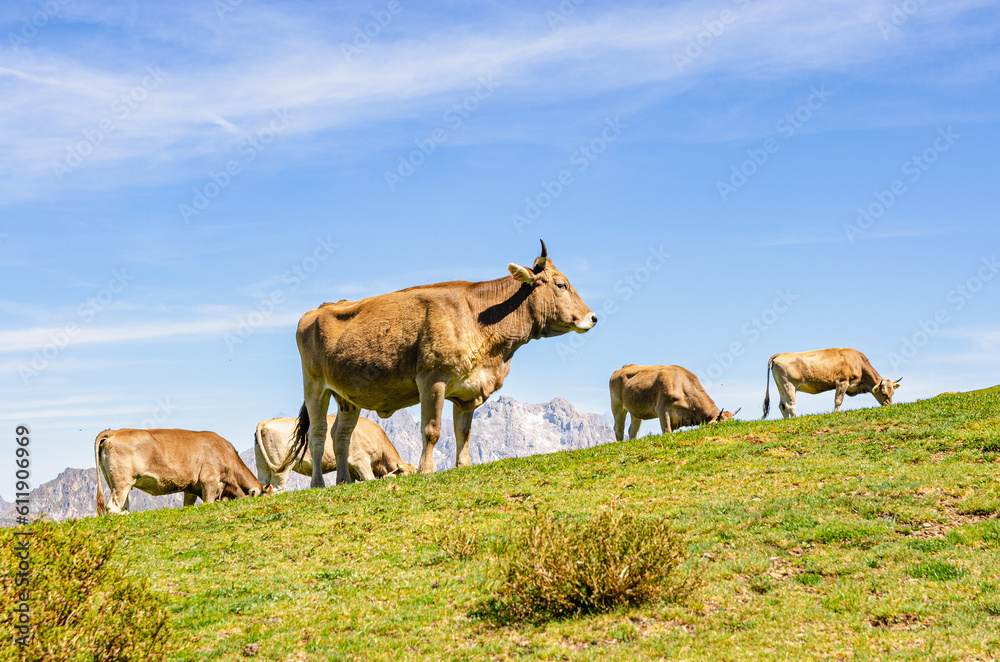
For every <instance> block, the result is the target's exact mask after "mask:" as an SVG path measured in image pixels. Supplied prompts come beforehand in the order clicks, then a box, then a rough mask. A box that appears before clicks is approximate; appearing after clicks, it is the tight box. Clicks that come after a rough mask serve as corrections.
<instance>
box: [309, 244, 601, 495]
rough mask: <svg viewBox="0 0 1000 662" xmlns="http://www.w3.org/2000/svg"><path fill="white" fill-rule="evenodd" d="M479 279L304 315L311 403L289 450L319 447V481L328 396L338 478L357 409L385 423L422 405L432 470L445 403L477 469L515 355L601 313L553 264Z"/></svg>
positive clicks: (344, 476) (459, 450) (459, 446)
mask: <svg viewBox="0 0 1000 662" xmlns="http://www.w3.org/2000/svg"><path fill="white" fill-rule="evenodd" d="M507 268H508V270H509V271H510V274H511V275H510V276H508V277H505V278H500V279H497V280H491V281H486V282H482V283H469V282H466V281H453V282H448V283H438V284H436V285H423V286H420V287H411V288H409V289H406V290H400V291H399V292H393V293H391V294H383V295H381V296H375V297H371V298H368V299H362V300H361V301H340V302H338V303H326V304H323V305H322V306H320V307H319V308H318V309H316V310H310V311H309V312H307V313H306V314H305V315H303V316H302V319H301V320H300V321H299V328H298V332H297V334H296V340H297V342H298V346H299V354H300V356H301V358H302V381H303V386H304V390H305V404H303V405H302V410H301V411H300V412H299V425H298V426H297V428H296V440H295V444H294V445H293V447H292V449H291V454H292V455H291V456H292V457H298V455H299V454H301V453H302V452H303V451H304V450H305V447H306V443H307V441H306V439H307V432H308V447H309V452H310V453H311V454H312V459H313V461H312V466H313V474H312V487H323V473H322V470H321V467H322V458H323V447H324V441H325V438H326V425H327V423H326V416H327V408H328V406H329V403H330V398H331V396H332V397H333V398H334V399H335V400H336V402H337V420H336V423H335V424H334V430H333V433H332V437H333V448H334V455H335V456H336V463H337V482H338V483H343V482H348V481H350V479H351V478H350V473H349V471H348V466H349V464H348V449H349V447H350V442H351V433H352V432H353V431H354V427H355V426H356V425H357V422H358V414H359V413H360V410H361V409H371V410H374V411H376V412H378V415H379V416H382V417H383V418H386V417H388V416H390V415H392V412H394V411H396V410H397V409H402V408H404V407H409V406H411V405H415V404H417V403H420V419H421V432H422V434H423V441H424V450H423V453H422V454H421V456H420V471H422V472H424V473H429V472H432V471H434V459H433V452H434V444H436V443H437V440H438V437H439V436H440V434H441V409H442V407H443V405H444V401H445V400H450V401H451V402H452V404H453V406H454V421H455V451H456V458H455V465H456V466H459V467H466V466H470V465H471V464H472V462H471V460H470V457H469V449H468V446H467V443H468V440H469V430H470V428H471V427H472V414H473V412H474V411H475V409H476V407H478V406H480V405H481V404H483V402H485V401H486V399H487V398H488V397H489V396H490V394H491V393H493V392H494V391H496V390H498V389H499V388H500V387H501V386H502V385H503V380H504V377H506V376H507V372H508V371H509V370H510V360H511V357H513V356H514V352H515V351H517V349H518V348H519V347H520V346H521V345H524V344H525V343H527V342H528V341H529V340H533V339H535V338H549V337H552V336H558V335H562V334H564V333H568V332H570V331H575V332H577V333H584V332H585V331H588V330H589V329H591V328H592V327H593V326H594V324H596V323H597V316H596V315H595V314H594V313H593V311H591V310H590V308H588V307H587V304H585V303H584V302H583V300H581V299H580V296H579V295H578V294H577V293H576V290H574V289H573V286H572V285H570V283H569V280H568V279H567V278H566V276H564V275H563V274H562V273H561V272H560V271H559V270H558V269H556V268H555V266H553V264H552V262H551V261H550V260H549V259H548V255H547V252H546V250H545V243H544V242H542V252H541V255H540V256H539V257H538V258H537V259H536V260H535V264H534V266H533V267H532V268H531V269H528V268H526V267H522V266H520V265H517V264H510V265H508V267H507Z"/></svg>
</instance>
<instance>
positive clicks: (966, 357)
mask: <svg viewBox="0 0 1000 662" xmlns="http://www.w3.org/2000/svg"><path fill="white" fill-rule="evenodd" d="M166 4H168V3H156V2H127V3H124V2H123V3H101V2H89V1H87V0H69V1H67V2H63V1H62V0H49V2H41V1H39V2H9V3H4V5H3V6H2V8H0V37H2V42H0V110H2V113H0V118H2V119H0V132H2V140H0V145H2V147H0V282H2V283H3V290H2V292H0V320H2V322H0V393H2V399H0V420H2V421H3V424H4V425H5V426H6V427H7V429H8V430H9V431H10V432H9V434H8V439H12V436H13V428H14V426H15V425H17V424H23V423H26V424H28V425H30V426H31V429H32V444H33V446H32V448H33V449H34V455H33V465H32V471H33V477H32V482H33V483H34V484H36V485H37V484H39V483H41V482H44V481H45V480H49V479H51V478H53V477H54V476H55V475H56V474H57V473H58V472H59V471H60V470H61V469H63V468H65V467H66V466H76V467H87V466H93V461H94V460H93V439H94V437H95V435H96V434H97V433H98V432H99V431H100V430H102V429H104V428H109V427H110V428H119V427H140V426H144V425H145V426H154V425H155V426H160V427H182V428H192V429H211V430H215V431H217V432H219V433H220V434H222V435H223V436H225V437H226V438H228V439H229V440H230V441H232V442H233V443H234V445H235V446H236V447H237V448H238V449H241V450H242V449H244V448H248V447H249V446H250V445H251V442H252V434H253V429H254V426H255V424H256V423H257V421H259V420H261V419H265V418H270V417H273V416H279V415H294V414H295V413H296V412H297V410H298V408H299V406H300V404H301V400H302V392H301V377H300V370H299V361H298V354H297V351H296V348H295V341H294V328H295V322H296V321H297V319H298V317H299V316H300V315H301V314H302V313H303V312H305V311H306V310H308V309H310V308H314V307H316V305H318V304H319V303H321V302H323V301H330V300H333V301H336V300H339V299H343V298H349V299H357V298H362V297H365V296H371V295H376V294H379V293H384V292H388V291H392V290H396V289H400V288H403V287H408V286H412V285H418V284H423V283H432V282H437V281H442V280H454V279H460V280H486V279H491V278H498V277H501V276H504V275H505V274H506V273H507V272H506V265H507V263H508V262H512V261H513V262H518V263H521V264H530V263H531V261H532V260H533V258H534V257H535V256H536V255H537V253H538V239H539V238H542V239H544V240H545V241H546V243H547V244H548V246H549V252H550V256H551V258H552V260H553V262H554V263H555V264H556V265H557V266H558V267H559V268H560V269H561V270H562V271H563V272H564V273H565V274H566V275H567V276H568V277H569V278H570V280H571V281H572V283H573V284H574V285H575V286H576V288H577V290H578V291H579V292H580V294H581V296H582V297H583V298H584V300H585V301H587V302H588V304H590V306H591V307H592V308H593V309H594V310H595V311H597V312H598V313H599V315H600V317H601V320H600V323H599V324H598V325H597V327H596V328H595V329H594V330H593V331H591V332H590V333H588V334H587V335H584V336H573V337H568V336H564V337H561V338H556V339H545V340H540V341H535V342H532V343H530V344H528V345H526V346H525V347H523V348H522V349H520V350H519V352H518V354H517V355H516V356H515V358H514V361H513V367H512V370H511V374H510V376H509V378H508V380H507V382H506V384H505V386H504V389H503V391H502V393H503V394H505V395H509V396H512V397H514V398H516V399H519V400H522V401H527V402H542V401H548V400H550V399H552V398H554V397H557V396H562V397H565V398H567V399H568V400H569V401H570V402H572V403H573V404H574V405H576V406H577V407H578V408H579V409H581V410H583V411H589V412H597V413H607V412H608V411H609V405H608V395H607V380H608V377H609V376H610V374H611V373H612V372H613V371H614V370H616V369H618V368H619V367H621V366H622V364H625V363H640V364H655V363H659V364H679V365H683V366H685V367H687V368H689V369H690V370H692V371H694V372H695V373H696V374H698V375H699V377H700V378H701V380H702V382H703V384H704V385H705V387H706V389H707V391H708V392H709V394H710V395H711V396H712V397H713V398H714V399H715V400H716V402H717V403H718V404H720V405H722V406H724V407H726V408H728V409H735V408H736V407H743V410H742V412H740V417H741V418H753V417H757V416H759V415H760V404H761V401H762V397H763V390H764V379H765V369H766V362H767V359H768V357H769V356H770V355H771V354H774V353H776V352H783V351H804V350H810V349H820V348H824V347H836V346H847V347H855V348H857V349H860V350H861V351H863V352H865V353H866V354H867V355H868V357H869V358H870V359H871V361H872V363H873V364H874V365H875V367H876V369H878V370H879V371H880V372H882V374H883V375H884V376H887V377H893V378H899V377H902V378H903V384H902V386H901V388H900V390H899V392H898V394H897V401H909V400H914V399H917V398H923V397H929V396H933V395H935V394H937V393H940V392H942V391H951V390H968V389H974V388H980V387H985V386H990V385H993V384H996V383H998V382H1000V352H998V349H1000V315H998V310H1000V307H998V305H997V304H998V302H1000V278H997V275H998V273H997V272H998V270H1000V266H998V265H997V263H996V261H995V260H996V257H997V256H998V255H1000V250H998V241H997V239H998V225H997V218H998V213H997V211H996V209H997V207H996V203H995V191H996V167H995V162H996V148H997V145H998V144H1000V123H998V108H1000V94H998V91H1000V86H998V85H997V82H998V73H1000V49H998V30H1000V20H998V19H1000V8H998V7H997V4H996V3H991V2H978V1H962V0H959V1H957V2H949V3H935V2H920V1H919V0H909V1H908V2H879V1H874V2H873V1H871V0H865V1H863V2H862V1H860V0H858V1H851V0H848V1H844V2H836V3H834V2H809V3H788V2H782V1H771V0H749V1H743V0H739V1H729V0H724V1H719V2H714V1H713V2H697V3H695V2H690V3H644V2H625V3H622V2H615V3H606V2H593V1H588V2H586V3H581V4H579V5H577V4H575V3H574V2H573V0H566V1H564V2H562V3H561V4H560V3H559V2H555V1H553V2H551V3H547V4H546V3H518V2H514V3H493V2H472V3H469V2H462V3H432V4H431V6H426V3H425V4H423V5H419V6H418V5H416V4H410V3H409V2H406V1H405V0H394V1H392V2H389V1H384V2H383V1H375V2H356V3H352V2H345V3H336V7H331V6H329V5H328V3H319V2H315V3H313V2H299V3H295V2H282V3H267V2H258V1H255V0H242V1H239V0H216V1H215V2H214V3H213V2H208V1H207V0H206V1H199V2H175V3H169V6H165V5H166ZM832 401H833V394H832V393H828V394H823V395H819V396H810V395H806V394H802V395H800V397H799V403H800V411H801V412H806V413H810V412H822V411H829V410H830V409H832ZM845 405H849V406H855V407H856V406H874V405H875V401H874V399H873V398H871V397H870V396H859V397H857V398H855V399H850V398H848V402H847V403H845ZM446 415H448V416H450V412H448V411H447V410H446ZM772 415H774V414H772ZM655 428H656V425H655V423H654V422H647V423H646V424H645V427H644V431H646V432H649V431H652V430H654V429H655ZM473 443H475V429H473ZM5 447H6V448H8V449H9V450H8V452H9V453H10V457H9V459H8V460H7V461H6V462H0V495H2V496H3V497H4V498H7V499H8V500H9V499H11V498H12V496H13V491H14V490H13V481H14V478H13V468H14V467H13V444H12V441H11V442H9V443H7V444H6V446H5Z"/></svg>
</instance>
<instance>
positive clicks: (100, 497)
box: [94, 430, 110, 515]
mask: <svg viewBox="0 0 1000 662" xmlns="http://www.w3.org/2000/svg"><path fill="white" fill-rule="evenodd" d="M108 432H110V430H105V431H104V432H102V433H101V434H99V435H97V438H96V439H94V461H95V464H94V466H96V467H97V514H98V515H106V514H107V513H108V506H107V504H105V503H104V491H103V490H102V489H101V473H102V472H101V444H103V443H104V442H105V441H106V440H107V438H108V437H109V436H110V435H109V434H108Z"/></svg>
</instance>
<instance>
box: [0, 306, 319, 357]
mask: <svg viewBox="0 0 1000 662" xmlns="http://www.w3.org/2000/svg"><path fill="white" fill-rule="evenodd" d="M252 311H253V309H252V308H251V309H246V310H244V309H235V308H234V309H232V310H231V314H229V315H226V316H222V317H210V318H201V319H193V320H183V321H169V322H167V321H164V322H142V323H134V322H133V323H127V324H121V325H117V326H93V327H88V326H79V325H78V332H77V333H76V334H75V335H73V336H72V338H71V339H70V341H69V342H70V344H71V345H73V346H77V345H93V344H105V343H128V342H148V341H154V340H157V341H159V340H169V339H172V338H180V337H185V336H199V335H220V336H221V335H223V334H227V333H235V332H236V329H237V327H238V325H239V322H240V319H241V318H242V317H245V316H246V315H248V314H249V313H251V312H252ZM299 317H301V313H300V312H296V313H288V312H283V313H275V314H273V315H270V316H267V317H264V316H261V321H260V323H259V324H255V325H254V327H253V328H254V330H268V329H275V328H283V329H288V328H291V327H294V325H295V324H296V323H297V322H298V320H299ZM60 334H61V335H63V336H65V335H66V325H62V326H48V327H33V328H26V329H16V330H9V331H0V353H3V352H21V351H30V350H35V349H41V348H44V347H47V346H49V345H51V344H53V343H54V340H53V338H56V337H58V336H60Z"/></svg>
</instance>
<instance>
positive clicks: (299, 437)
mask: <svg viewBox="0 0 1000 662" xmlns="http://www.w3.org/2000/svg"><path fill="white" fill-rule="evenodd" d="M308 439H309V410H308V409H307V408H306V403H304V402H303V403H302V409H300V410H299V418H298V420H297V421H295V432H294V433H293V434H292V447H291V448H289V449H288V457H286V458H285V461H284V462H282V463H281V466H280V467H278V468H277V469H275V472H277V473H283V472H284V471H285V470H286V469H288V467H291V466H293V465H295V463H297V462H298V461H299V460H301V459H302V458H304V457H305V455H306V449H307V448H308V443H307V441H308Z"/></svg>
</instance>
